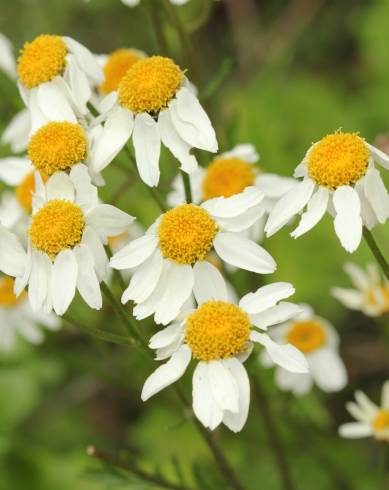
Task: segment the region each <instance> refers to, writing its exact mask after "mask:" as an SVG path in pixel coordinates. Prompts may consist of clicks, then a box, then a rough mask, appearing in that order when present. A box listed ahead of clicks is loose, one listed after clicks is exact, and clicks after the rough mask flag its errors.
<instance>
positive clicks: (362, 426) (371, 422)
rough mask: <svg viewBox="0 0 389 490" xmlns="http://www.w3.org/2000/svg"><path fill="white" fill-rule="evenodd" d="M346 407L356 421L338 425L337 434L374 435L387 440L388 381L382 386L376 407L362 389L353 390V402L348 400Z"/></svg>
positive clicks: (349, 435) (388, 421)
mask: <svg viewBox="0 0 389 490" xmlns="http://www.w3.org/2000/svg"><path fill="white" fill-rule="evenodd" d="M346 408H347V410H348V412H349V413H350V415H351V416H352V417H354V418H355V420H357V422H349V423H347V424H343V425H341V426H340V427H339V435H340V436H342V437H346V438H348V439H359V438H360V437H370V436H372V437H374V438H375V439H378V440H379V441H385V442H389V381H386V382H385V383H384V385H383V387H382V395H381V406H380V407H378V406H377V405H376V404H375V403H373V402H372V401H371V400H370V399H369V398H368V397H367V396H366V395H365V393H363V392H362V391H356V392H355V402H348V403H347V404H346Z"/></svg>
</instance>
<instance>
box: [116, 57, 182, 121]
mask: <svg viewBox="0 0 389 490" xmlns="http://www.w3.org/2000/svg"><path fill="white" fill-rule="evenodd" d="M183 78H184V75H183V73H182V71H181V69H180V67H179V66H177V65H176V64H175V63H174V62H173V61H172V60H171V59H170V58H164V57H163V56H151V57H150V58H144V59H141V60H139V61H137V62H136V63H134V64H133V65H132V67H131V68H130V69H129V70H128V71H127V73H126V74H125V75H124V77H123V78H122V80H121V82H120V84H119V103H120V105H121V106H123V107H125V108H126V109H129V110H130V111H132V112H135V113H138V112H151V113H154V114H156V113H158V112H159V111H160V110H162V109H163V108H165V107H166V106H167V105H168V103H169V102H170V100H171V99H172V98H173V97H174V96H175V95H176V93H177V91H178V89H179V88H180V85H181V83H182V80H183Z"/></svg>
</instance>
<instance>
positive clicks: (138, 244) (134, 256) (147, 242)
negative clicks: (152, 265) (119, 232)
mask: <svg viewBox="0 0 389 490" xmlns="http://www.w3.org/2000/svg"><path fill="white" fill-rule="evenodd" d="M157 245H158V238H157V237H156V236H155V235H144V236H142V237H141V238H138V239H136V240H133V241H132V242H130V243H129V244H128V245H126V246H125V247H123V248H122V249H121V250H119V252H117V253H116V254H115V255H114V256H113V257H112V258H111V260H110V266H111V267H112V268H113V269H119V270H121V269H131V268H132V267H137V266H138V265H140V264H142V263H143V262H144V261H145V260H147V259H148V258H149V257H150V255H151V254H152V253H153V252H154V250H155V249H156V247H157Z"/></svg>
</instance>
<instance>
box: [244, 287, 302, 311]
mask: <svg viewBox="0 0 389 490" xmlns="http://www.w3.org/2000/svg"><path fill="white" fill-rule="evenodd" d="M294 292H295V289H294V287H293V285H292V284H290V283H289V282H274V283H273V284H267V285H266V286H262V287H261V288H259V289H257V291H256V292H255V293H248V294H246V295H245V296H243V298H242V299H241V300H240V303H239V306H240V307H241V308H242V309H243V310H245V311H246V312H247V313H249V314H250V315H252V314H255V313H261V312H263V311H265V310H267V309H268V308H271V307H272V306H274V305H275V304H276V303H278V301H281V300H282V299H285V298H288V297H289V296H292V294H294Z"/></svg>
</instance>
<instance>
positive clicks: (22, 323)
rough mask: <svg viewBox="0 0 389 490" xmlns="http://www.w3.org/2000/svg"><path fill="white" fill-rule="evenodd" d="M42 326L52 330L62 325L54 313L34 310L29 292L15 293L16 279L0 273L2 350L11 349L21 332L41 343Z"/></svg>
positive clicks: (36, 342) (22, 334)
mask: <svg viewBox="0 0 389 490" xmlns="http://www.w3.org/2000/svg"><path fill="white" fill-rule="evenodd" d="M41 326H43V327H46V328H48V329H50V330H57V329H58V328H59V327H60V322H59V318H58V317H56V316H55V315H53V314H44V313H37V312H34V311H32V309H31V306H30V305H29V303H28V301H27V293H26V292H25V291H22V292H21V293H20V295H19V296H18V297H16V296H15V294H14V279H13V278H11V277H6V276H1V275H0V350H10V349H12V347H13V346H14V344H15V341H16V337H17V335H18V334H19V335H20V336H22V337H24V338H25V339H26V340H27V341H28V342H31V343H32V344H39V343H40V342H42V341H43V339H44V336H43V333H42V330H41V328H40V327H41Z"/></svg>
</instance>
